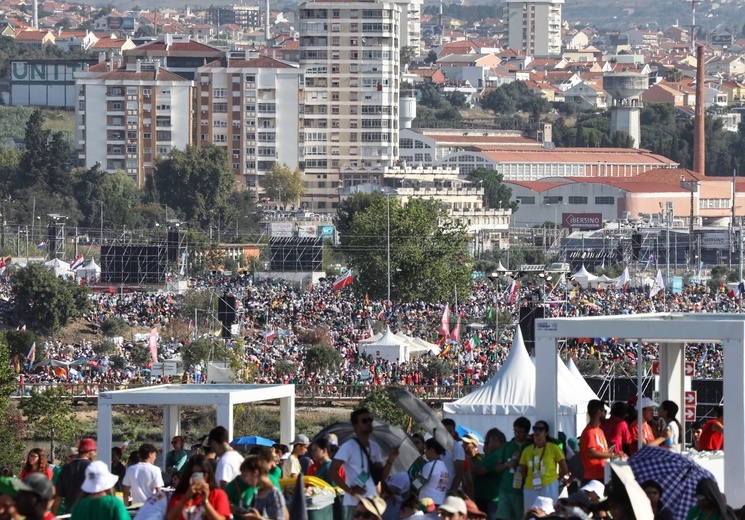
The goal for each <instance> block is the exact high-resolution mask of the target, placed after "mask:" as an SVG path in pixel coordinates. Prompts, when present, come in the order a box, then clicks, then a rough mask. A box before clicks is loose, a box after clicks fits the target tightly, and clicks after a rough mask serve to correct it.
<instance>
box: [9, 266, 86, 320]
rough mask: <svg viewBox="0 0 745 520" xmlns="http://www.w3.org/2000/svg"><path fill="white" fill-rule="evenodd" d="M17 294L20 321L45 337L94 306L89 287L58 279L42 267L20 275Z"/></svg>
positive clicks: (35, 267) (18, 276)
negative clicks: (42, 333)
mask: <svg viewBox="0 0 745 520" xmlns="http://www.w3.org/2000/svg"><path fill="white" fill-rule="evenodd" d="M13 292H14V295H15V300H16V314H17V316H18V319H19V320H20V321H21V322H23V323H26V324H28V325H29V327H30V328H32V329H35V330H40V331H42V332H45V333H52V332H56V331H58V330H59V329H61V328H62V327H64V326H65V325H67V324H68V322H69V321H70V320H71V319H72V318H76V317H78V316H80V315H81V314H82V313H83V312H85V311H86V310H87V309H88V307H89V306H90V302H89V300H88V298H87V294H88V289H87V288H86V287H85V286H82V285H78V284H77V283H75V282H73V281H66V280H62V279H60V278H57V277H56V276H54V274H52V273H51V272H49V270H47V268H46V267H44V266H43V265H39V264H31V265H29V266H28V267H24V268H23V269H19V270H18V271H17V272H16V274H15V277H14V281H13Z"/></svg>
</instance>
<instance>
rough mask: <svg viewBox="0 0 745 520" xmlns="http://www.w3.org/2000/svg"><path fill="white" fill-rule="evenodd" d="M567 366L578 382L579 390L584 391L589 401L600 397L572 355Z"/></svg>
mask: <svg viewBox="0 0 745 520" xmlns="http://www.w3.org/2000/svg"><path fill="white" fill-rule="evenodd" d="M562 366H565V365H564V364H563V363H562ZM566 368H567V370H569V374H570V375H571V376H572V377H573V378H574V381H575V382H576V388H577V390H579V391H580V392H581V393H582V395H583V397H585V398H586V399H587V401H591V400H593V399H600V398H599V397H598V394H596V393H595V391H594V390H593V389H592V388H590V385H588V384H587V381H585V378H584V377H582V374H581V373H580V371H579V369H578V368H577V365H575V364H574V360H573V359H572V358H571V357H570V358H569V359H568V360H567V364H566ZM560 370H561V369H560Z"/></svg>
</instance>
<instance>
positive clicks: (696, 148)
mask: <svg viewBox="0 0 745 520" xmlns="http://www.w3.org/2000/svg"><path fill="white" fill-rule="evenodd" d="M696 61H697V63H696V115H695V117H694V120H693V171H695V172H696V173H700V174H701V175H706V137H705V135H704V115H705V114H704V112H705V111H704V48H703V46H698V47H696Z"/></svg>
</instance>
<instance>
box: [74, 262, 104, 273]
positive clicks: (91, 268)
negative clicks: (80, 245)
mask: <svg viewBox="0 0 745 520" xmlns="http://www.w3.org/2000/svg"><path fill="white" fill-rule="evenodd" d="M75 276H77V277H78V278H99V277H100V276H101V267H100V266H99V265H98V264H97V263H96V259H95V258H91V261H90V262H88V264H87V265H85V266H83V267H81V268H80V269H78V270H77V271H75Z"/></svg>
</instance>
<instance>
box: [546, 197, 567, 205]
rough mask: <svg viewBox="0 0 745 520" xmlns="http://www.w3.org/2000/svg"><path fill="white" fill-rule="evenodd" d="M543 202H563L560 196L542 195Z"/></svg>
mask: <svg viewBox="0 0 745 520" xmlns="http://www.w3.org/2000/svg"><path fill="white" fill-rule="evenodd" d="M543 203H544V204H563V203H564V197H562V196H551V197H543Z"/></svg>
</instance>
